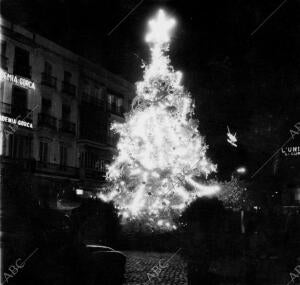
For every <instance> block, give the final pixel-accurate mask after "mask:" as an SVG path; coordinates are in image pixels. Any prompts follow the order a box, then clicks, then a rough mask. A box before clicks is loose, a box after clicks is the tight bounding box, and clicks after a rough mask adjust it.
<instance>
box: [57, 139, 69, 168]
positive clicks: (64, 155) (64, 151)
mask: <svg viewBox="0 0 300 285" xmlns="http://www.w3.org/2000/svg"><path fill="white" fill-rule="evenodd" d="M59 155H60V160H59V161H60V165H63V166H66V165H67V162H68V148H67V147H66V146H65V145H64V144H61V145H60V148H59Z"/></svg>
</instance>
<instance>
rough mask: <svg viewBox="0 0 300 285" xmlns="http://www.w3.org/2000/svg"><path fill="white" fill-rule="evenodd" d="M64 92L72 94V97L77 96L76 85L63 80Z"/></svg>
mask: <svg viewBox="0 0 300 285" xmlns="http://www.w3.org/2000/svg"><path fill="white" fill-rule="evenodd" d="M62 92H64V93H67V94H69V95H71V96H72V97H75V94H76V86H75V85H73V84H71V83H69V82H66V81H63V82H62Z"/></svg>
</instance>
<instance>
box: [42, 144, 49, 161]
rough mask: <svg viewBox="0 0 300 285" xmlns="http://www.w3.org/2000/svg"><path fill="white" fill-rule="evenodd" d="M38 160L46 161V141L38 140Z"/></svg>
mask: <svg viewBox="0 0 300 285" xmlns="http://www.w3.org/2000/svg"><path fill="white" fill-rule="evenodd" d="M40 161H42V162H48V143H46V142H40Z"/></svg>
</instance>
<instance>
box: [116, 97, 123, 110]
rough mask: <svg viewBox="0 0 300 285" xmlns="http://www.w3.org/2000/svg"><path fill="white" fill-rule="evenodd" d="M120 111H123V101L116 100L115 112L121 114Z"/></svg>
mask: <svg viewBox="0 0 300 285" xmlns="http://www.w3.org/2000/svg"><path fill="white" fill-rule="evenodd" d="M122 109H123V99H122V98H118V99H117V112H118V113H122Z"/></svg>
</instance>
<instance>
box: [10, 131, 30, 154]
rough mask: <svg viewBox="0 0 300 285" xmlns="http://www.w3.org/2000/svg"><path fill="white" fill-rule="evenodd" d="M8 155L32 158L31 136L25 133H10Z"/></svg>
mask: <svg viewBox="0 0 300 285" xmlns="http://www.w3.org/2000/svg"><path fill="white" fill-rule="evenodd" d="M7 140H8V155H9V156H10V157H12V158H18V159H28V158H31V150H32V148H31V137H28V136H24V135H16V134H14V135H9V136H8V137H7Z"/></svg>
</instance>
